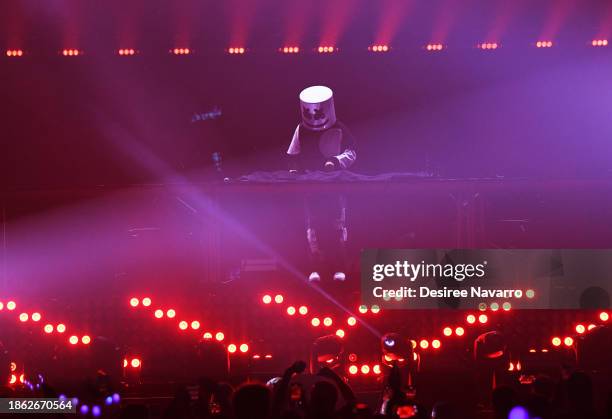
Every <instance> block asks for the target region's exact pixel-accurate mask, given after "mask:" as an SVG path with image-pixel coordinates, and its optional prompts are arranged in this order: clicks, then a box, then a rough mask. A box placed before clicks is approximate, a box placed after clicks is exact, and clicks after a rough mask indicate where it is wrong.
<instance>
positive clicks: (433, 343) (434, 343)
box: [431, 339, 442, 349]
mask: <svg viewBox="0 0 612 419" xmlns="http://www.w3.org/2000/svg"><path fill="white" fill-rule="evenodd" d="M440 346H442V344H441V343H440V341H439V340H438V339H434V340H432V341H431V347H432V348H434V349H440Z"/></svg>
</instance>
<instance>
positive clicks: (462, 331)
mask: <svg viewBox="0 0 612 419" xmlns="http://www.w3.org/2000/svg"><path fill="white" fill-rule="evenodd" d="M455 334H456V335H457V336H463V335H464V334H465V329H464V328H463V327H458V328H456V329H455Z"/></svg>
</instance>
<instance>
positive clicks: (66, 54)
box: [62, 49, 83, 57]
mask: <svg viewBox="0 0 612 419" xmlns="http://www.w3.org/2000/svg"><path fill="white" fill-rule="evenodd" d="M81 54H83V51H79V50H78V49H64V50H62V55H63V56H64V57H76V56H77V55H81Z"/></svg>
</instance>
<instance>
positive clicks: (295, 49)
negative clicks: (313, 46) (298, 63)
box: [279, 47, 300, 54]
mask: <svg viewBox="0 0 612 419" xmlns="http://www.w3.org/2000/svg"><path fill="white" fill-rule="evenodd" d="M279 51H280V52H282V53H283V54H298V53H299V52H300V47H282V48H280V49H279Z"/></svg>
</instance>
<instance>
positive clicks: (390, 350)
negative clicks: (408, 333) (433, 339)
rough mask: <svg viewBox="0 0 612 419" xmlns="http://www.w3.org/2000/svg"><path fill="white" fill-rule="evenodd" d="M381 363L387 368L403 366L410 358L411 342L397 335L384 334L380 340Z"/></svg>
mask: <svg viewBox="0 0 612 419" xmlns="http://www.w3.org/2000/svg"><path fill="white" fill-rule="evenodd" d="M380 348H381V352H382V362H383V363H384V364H385V365H387V366H392V365H393V364H394V363H397V364H398V365H400V366H403V365H405V364H406V363H407V361H408V360H410V359H411V358H412V353H413V349H414V347H413V345H412V341H410V340H409V339H407V338H405V337H403V336H401V335H400V334H398V333H385V334H384V335H383V336H382V337H381V339H380Z"/></svg>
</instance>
